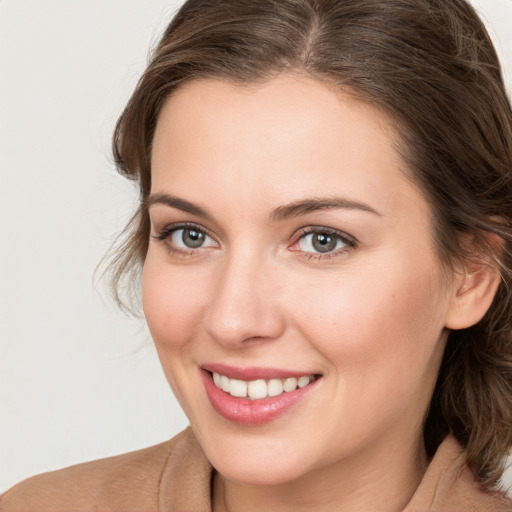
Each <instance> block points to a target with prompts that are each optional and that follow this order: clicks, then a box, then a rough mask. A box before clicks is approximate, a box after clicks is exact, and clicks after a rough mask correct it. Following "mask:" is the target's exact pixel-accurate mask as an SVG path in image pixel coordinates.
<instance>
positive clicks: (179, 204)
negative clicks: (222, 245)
mask: <svg viewBox="0 0 512 512" xmlns="http://www.w3.org/2000/svg"><path fill="white" fill-rule="evenodd" d="M154 204H163V205H165V206H170V207H171V208H176V209H177V210H181V211H182V212H185V213H190V214H191V215H196V216H197V217H202V218H203V219H207V220H213V217H212V215H210V213H208V212H207V211H206V210H204V209H203V208H201V207H200V206H197V205H196V204H194V203H191V202H190V201H187V200H186V199H181V198H180V197H176V196H173V195H170V194H151V195H150V196H149V197H148V198H147V199H146V201H145V207H146V209H149V208H150V207H151V206H152V205H154Z"/></svg>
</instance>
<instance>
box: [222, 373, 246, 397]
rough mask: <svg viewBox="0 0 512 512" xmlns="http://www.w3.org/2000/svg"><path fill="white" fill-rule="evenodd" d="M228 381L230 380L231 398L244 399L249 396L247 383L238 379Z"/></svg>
mask: <svg viewBox="0 0 512 512" xmlns="http://www.w3.org/2000/svg"><path fill="white" fill-rule="evenodd" d="M226 378H227V377H226ZM228 380H229V394H230V395H231V396H238V397H241V398H244V397H246V396H247V382H244V381H243V380H236V379H228Z"/></svg>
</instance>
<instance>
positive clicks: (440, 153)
mask: <svg viewBox="0 0 512 512" xmlns="http://www.w3.org/2000/svg"><path fill="white" fill-rule="evenodd" d="M286 70H293V71H297V72H300V73H304V74H307V75H308V76H311V77H313V78H314V79H316V80H320V81H324V82H326V83H329V84H333V85H335V86H338V87H341V88H343V89H344V90H345V91H348V92H350V93H351V94H353V95H355V97H357V98H359V99H360V100H363V101H366V102H368V103H370V104H372V105H375V106H377V107H378V108H380V109H382V110H384V111H385V112H386V113H387V115H388V117H389V118H390V119H391V121H392V122H393V123H394V124H395V126H396V127H397V130H398V133H399V135H400V139H401V144H400V148H399V150H400V152H401V153H402V155H403V157H404V159H405V160H406V162H407V163H408V168H409V170H410V172H411V174H412V179H413V180H414V181H415V183H416V184H417V185H418V186H419V187H420V188H421V190H422V191H423V193H424V194H425V196H426V197H427V198H428V200H429V201H430V203H431V205H432V209H433V214H434V228H435V229H434V235H435V241H436V245H437V247H438V250H439V254H440V256H441V258H442V260H443V261H444V262H446V263H447V264H448V265H450V264H451V263H452V262H454V261H456V260H457V259H459V260H460V259H464V258H466V259H467V258H468V257H470V256H472V255H469V254H467V250H466V249H465V247H464V244H463V243H462V242H461V240H464V239H467V235H468V234H470V235H471V236H472V237H473V238H474V239H475V240H476V241H477V245H478V246H479V247H480V248H481V249H480V252H481V253H482V254H485V255H486V256H487V258H488V259H490V260H491V261H493V262H494V264H495V265H496V267H497V268H498V269H499V271H500V274H501V278H502V282H501V284H500V286H499V289H498V292H497V296H496V298H495V300H494V302H493V304H492V306H491V308H490V310H489V311H488V313H487V315H486V316H485V317H484V319H483V320H482V321H481V322H479V323H478V324H477V325H475V326H473V327H471V328H468V329H464V330H460V331H453V332H451V333H450V335H449V339H448V343H447V348H446V352H445V355H444V359H443V362H442V365H441V369H440V374H439V377H438V381H437V386H436V389H435V391H434V395H433V398H432V402H431V406H430V409H429V411H428V414H427V417H426V421H425V425H424V439H425V446H426V449H427V453H428V454H429V455H433V453H434V451H435V450H436V448H437V446H438V445H439V443H440V442H441V440H442V438H443V437H444V436H445V435H446V434H448V433H452V434H453V435H455V437H456V438H457V439H458V440H459V441H460V442H461V443H462V444H463V445H464V446H465V447H466V448H467V451H466V453H467V458H468V461H469V462H470V463H471V464H472V465H473V467H474V468H475V471H476V472H477V474H478V475H479V476H480V478H481V480H482V482H484V483H486V484H488V485H492V484H495V483H496V482H497V480H498V478H499V477H500V474H501V472H502V469H503V458H504V456H505V455H506V454H507V453H508V451H509V449H510V447H511V445H512V292H511V284H512V257H511V251H510V248H511V247H512V245H511V244H512V228H511V226H512V112H511V107H510V103H509V101H508V99H507V95H506V92H505V88H504V84H503V79H502V75H501V71H500V66H499V62H498V58H497V56H496V53H495V50H494V48H493V46H492V43H491V41H490V39H489V36H488V34H487V32H486V30H485V28H484V26H483V24H482V22H481V21H480V19H479V18H478V16H477V15H476V13H475V12H474V10H473V9H472V7H471V6H470V5H468V3H466V1H464V0H189V1H187V2H186V3H185V4H184V5H183V7H182V8H181V9H180V10H179V11H178V13H177V15H176V16H175V17H174V19H173V20H172V22H171V23H170V25H169V26H168V28H167V30H166V31H165V33H164V34H163V37H162V38H161V41H160V43H159V44H158V46H157V47H156V49H155V50H154V52H153V56H152V58H151V60H150V63H149V65H148V67H147V69H146V71H145V72H144V74H143V76H142V78H141V79H140V81H139V83H138V85H137V88H136V90H135V92H134V93H133V95H132V97H131V99H130V101H129V103H128V105H127V106H126V109H125V110H124V112H123V114H122V115H121V117H120V118H119V121H118V123H117V126H116V129H115V133H114V139H113V150H114V155H115V161H116V164H117V167H118V169H119V172H120V173H121V174H123V175H124V176H126V177H128V178H130V179H133V180H136V181H137V182H138V183H139V185H140V199H141V204H140V207H139V209H138V211H137V213H136V215H135V216H134V217H133V219H132V221H131V223H130V224H129V225H128V227H127V230H126V231H125V235H126V236H125V239H124V242H123V243H122V244H121V245H120V246H118V248H117V251H116V252H115V255H114V257H113V259H112V261H111V270H112V276H111V277H112V283H113V290H114V294H115V297H116V299H117V300H118V302H119V303H120V304H121V305H122V304H123V302H122V300H121V295H120V293H121V292H120V290H121V289H122V288H123V286H124V285H126V284H127V283H128V285H130V284H133V283H134V282H138V281H137V279H138V276H140V266H141V265H142V263H143V262H144V258H145V255H146V251H147V246H148V239H149V220H148V213H147V209H146V206H145V200H146V198H147V197H148V194H149V192H150V187H151V159H150V155H151V144H152V139H153V133H154V130H155V125H156V121H157V117H158V115H159V111H160V109H161V107H162V104H163V102H164V100H165V99H166V98H167V97H168V96H169V94H171V93H172V92H173V91H174V90H176V88H178V87H179V86H180V85H181V84H183V83H184V82H187V81H190V80H194V79H197V78H205V77H216V78H221V79H227V80H231V81H235V82H237V83H241V84H247V83H251V82H255V81H262V80H266V79H269V78H271V77H272V76H275V75H276V74H278V73H280V72H283V71H286ZM490 233H493V234H495V235H498V236H499V237H500V238H501V239H502V240H503V244H504V246H503V247H504V250H503V251H500V252H496V251H494V250H493V248H492V246H491V244H489V243H488V242H487V241H488V240H489V234H490ZM462 235H465V236H462ZM135 278H137V279H135ZM123 283H124V285H123ZM127 292H129V289H127V288H126V287H125V288H124V293H127ZM125 307H127V305H126V303H125Z"/></svg>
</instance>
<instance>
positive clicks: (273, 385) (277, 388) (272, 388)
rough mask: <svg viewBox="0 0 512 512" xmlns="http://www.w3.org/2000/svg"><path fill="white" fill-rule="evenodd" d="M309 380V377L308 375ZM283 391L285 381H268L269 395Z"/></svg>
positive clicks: (275, 394)
mask: <svg viewBox="0 0 512 512" xmlns="http://www.w3.org/2000/svg"><path fill="white" fill-rule="evenodd" d="M307 379H308V381H309V377H307ZM282 392H283V383H282V382H281V380H280V379H270V380H269V381H268V391H267V394H268V396H277V395H280V394H281V393H282Z"/></svg>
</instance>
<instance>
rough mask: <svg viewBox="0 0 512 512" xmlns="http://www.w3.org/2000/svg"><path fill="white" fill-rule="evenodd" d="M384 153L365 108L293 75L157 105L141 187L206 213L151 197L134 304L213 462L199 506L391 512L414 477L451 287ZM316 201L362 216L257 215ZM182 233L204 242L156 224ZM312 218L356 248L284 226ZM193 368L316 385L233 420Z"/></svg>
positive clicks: (196, 89)
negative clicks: (318, 248)
mask: <svg viewBox="0 0 512 512" xmlns="http://www.w3.org/2000/svg"><path fill="white" fill-rule="evenodd" d="M394 144H396V137H395V135H394V131H393V129H392V127H391V126H390V125H389V124H388V122H387V120H386V119H385V117H384V116H383V115H382V114H381V113H380V112H379V111H378V110H376V109H375V108H373V107H371V106H368V105H366V104H363V103H361V102H358V101H357V100H355V99H353V98H352V97H350V96H348V95H346V94H343V93H342V92H340V91H336V90H333V89H332V88H329V87H327V86H326V85H323V84H320V83H318V82H315V81H313V80H311V79H309V78H305V77H301V76H299V75H294V74H285V75H281V76H280V77H278V78H275V79H272V80H270V81H268V82H265V83H262V84H256V85H250V86H241V85H235V84H232V83H229V82H221V81H217V80H213V79H209V80H201V81H194V82H191V83H188V84H187V85H185V86H182V87H181V88H180V89H179V90H178V91H176V92H175V93H174V94H173V95H172V96H171V97H170V98H169V99H168V100H167V102H166V104H165V105H164V107H163V109H162V111H161V113H160V116H159V120H158V125H157V129H156V133H155V137H154V146H153V153H152V190H151V192H152V194H153V195H156V194H168V195H172V196H174V197H178V198H181V199H184V200H186V201H188V202H190V203H192V204H194V205H196V206H198V207H199V208H201V209H202V210H204V211H205V212H207V214H208V217H207V218H206V217H204V216H203V215H200V214H198V213H197V212H195V213H194V212H185V211H182V210H181V209H179V208H176V207H171V206H169V205H165V204H160V203H158V202H156V203H155V204H153V205H152V206H150V208H149V214H150V218H151V237H150V243H149V249H148V253H147V258H146V261H145V266H144V274H143V303H144V311H145V315H146V318H147V322H148V325H149V328H150V331H151V334H152V336H153V339H154V342H155V345H156V348H157V351H158V354H159V357H160V360H161V363H162V366H163V368H164V371H165V374H166V376H167V379H168V381H169V383H170V385H171V387H172V389H173V391H174V393H175V394H176V396H177V398H178V400H179V401H180V403H181V405H182V407H183V409H184V411H185V413H186V414H187V416H188V418H189V420H190V423H191V426H192V428H193V430H194V433H195V434H196V436H197V438H198V440H199V442H200V444H201V446H202V448H203V450H204V451H205V453H206V455H207V457H208V458H209V460H210V461H211V462H212V464H213V465H214V467H215V468H216V469H217V474H216V476H215V480H214V495H213V500H214V509H215V510H216V511H222V510H232V511H234V510H244V511H245V512H250V511H252V510H264V509H265V508H266V509H268V510H273V511H288V510H289V511H292V510H293V511H300V510H312V509H314V510H317V511H322V510H337V511H352V512H353V511H365V512H371V511H373V510H379V511H380V512H382V511H395V510H396V511H399V510H402V509H403V507H404V506H405V505H406V504H407V503H408V501H409V499H410V497H411V496H412V494H413V492H414V490H415V488H416V487H417V485H418V483H419V481H420V480H421V477H422V475H423V473H424V471H425V467H426V462H425V454H424V449H423V443H422V435H421V428H422V421H423V418H424V415H425V412H426V410H427V407H428V403H429V401H430V398H431V394H432V390H433V387H434V384H435V380H436V376H437V372H438V368H439V365H440V362H441V359H442V353H443V349H444V345H445V342H446V336H447V334H446V333H447V330H446V326H447V325H449V323H450V322H451V321H453V317H454V315H456V314H460V310H461V306H460V303H457V302H456V299H457V297H458V293H459V290H460V288H461V278H460V277H459V275H458V274H453V275H451V274H449V273H447V271H446V269H445V268H444V267H443V265H442V263H441V262H440V260H439V257H438V255H437V253H436V250H435V248H434V245H433V240H432V235H431V232H432V229H431V224H432V223H431V212H430V207H429V204H428V202H427V201H426V199H425V197H423V195H422V194H421V192H420V191H419V190H418V189H417V188H416V187H415V186H414V185H413V184H412V182H411V181H410V180H409V179H407V177H406V172H407V170H406V169H405V168H404V164H403V162H402V161H401V159H400V157H399V155H398V154H397V152H396V151H395V149H394ZM332 197H341V198H345V199H348V200H350V201H355V202H358V203H364V205H366V206H368V207H370V208H371V209H372V210H374V212H370V211H365V210H362V209H359V208H328V209H320V210H313V211H308V212H302V213H300V212H296V215H294V216H285V217H284V218H279V219H276V218H275V215H274V216H272V212H274V213H275V211H276V209H279V208H281V211H282V207H283V206H285V205H289V204H291V203H294V202H296V201H301V200H304V199H306V198H315V199H325V198H327V199H332ZM278 211H279V210H278ZM183 222H186V223H192V224H193V225H194V226H196V227H197V228H199V229H202V230H204V232H205V233H207V234H208V236H207V237H206V238H205V243H204V244H203V246H201V247H199V248H197V249H190V248H187V247H185V248H182V249H181V251H179V250H178V252H177V250H176V244H179V243H180V240H181V234H182V233H183V232H182V231H174V235H170V234H169V232H170V230H172V229H174V228H175V229H176V230H178V229H179V228H180V223H183ZM311 226H317V227H319V228H318V229H319V230H320V231H321V230H322V229H324V230H325V228H329V229H330V230H337V231H339V232H340V233H342V234H348V235H349V236H350V237H351V239H354V240H356V243H355V246H354V247H350V246H349V245H347V244H344V243H343V242H342V241H341V240H340V241H339V242H338V245H337V248H336V249H335V250H334V251H332V252H330V253H321V254H320V255H319V254H318V253H316V252H315V250H314V248H313V247H312V246H311V244H309V243H308V242H310V241H311V236H312V235H310V236H309V238H308V236H304V235H303V230H304V228H309V227H311ZM166 230H167V231H166ZM301 230H302V231H301ZM165 235H168V236H167V238H165V239H158V238H157V237H160V238H164V236H165ZM462 323H463V322H462ZM207 363H223V364H228V365H231V366H240V367H263V368H266V367H272V368H282V369H287V370H294V371H298V373H300V374H305V375H307V374H320V375H321V379H320V381H319V382H318V383H317V385H316V389H314V390H313V391H312V392H311V393H309V395H308V396H307V397H305V399H304V400H303V401H301V402H300V403H299V404H297V405H295V406H294V407H293V408H291V409H290V410H288V411H287V412H286V413H285V414H283V415H281V416H279V417H278V418H276V419H274V420H273V421H271V422H269V423H267V424H263V425H258V426H246V425H240V424H234V423H231V422H229V421H227V420H226V419H224V418H222V417H221V416H220V415H219V414H217V413H216V412H215V411H214V410H213V408H212V406H211V404H210V403H209V401H208V398H207V396H206V393H205V389H204V385H203V383H202V380H201V376H200V370H199V368H200V366H201V365H203V364H207Z"/></svg>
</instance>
